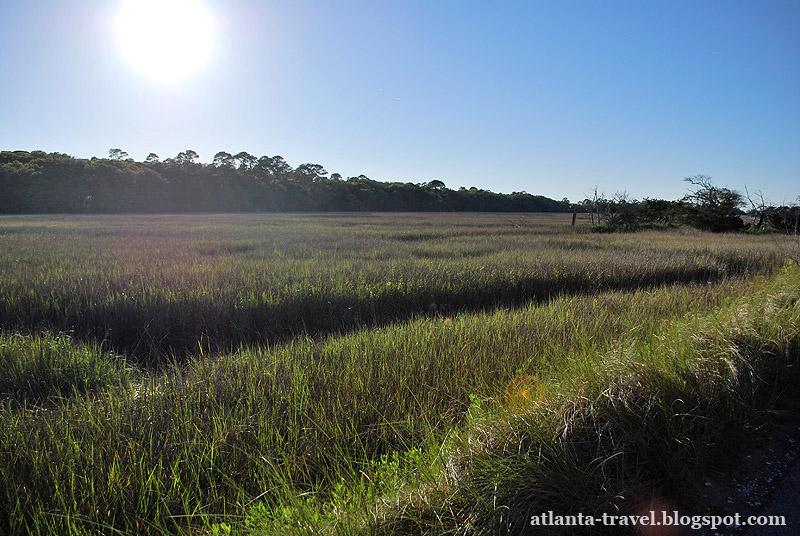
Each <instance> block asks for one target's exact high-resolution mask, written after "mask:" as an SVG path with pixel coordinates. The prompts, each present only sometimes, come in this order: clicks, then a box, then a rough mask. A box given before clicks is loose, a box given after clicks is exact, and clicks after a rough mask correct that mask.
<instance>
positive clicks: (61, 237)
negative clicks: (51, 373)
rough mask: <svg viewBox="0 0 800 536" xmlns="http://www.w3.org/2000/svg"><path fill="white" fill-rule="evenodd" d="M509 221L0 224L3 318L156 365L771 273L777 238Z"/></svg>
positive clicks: (245, 219)
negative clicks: (569, 297)
mask: <svg viewBox="0 0 800 536" xmlns="http://www.w3.org/2000/svg"><path fill="white" fill-rule="evenodd" d="M515 218H517V219H515V220H511V221H509V218H508V216H506V215H479V216H478V215H458V216H456V215H453V216H448V215H437V216H430V215H417V216H413V217H412V216H410V215H402V216H397V215H393V216H386V215H383V216H372V217H369V216H359V217H354V216H331V217H327V218H325V217H319V216H315V217H311V216H275V215H261V216H235V217H234V216H218V217H214V216H166V217H165V216H138V217H132V216H118V217H92V218H88V217H84V218H80V217H58V218H41V217H38V218H32V217H24V218H22V217H20V218H9V217H6V218H2V219H0V246H1V247H0V269H1V270H2V272H3V275H4V277H3V278H1V279H0V325H2V326H3V327H5V329H7V330H8V329H10V330H19V331H27V330H33V331H38V330H54V331H60V332H68V333H71V334H72V335H73V336H75V337H77V338H80V339H84V340H100V341H105V343H106V344H107V345H110V347H111V348H113V349H115V350H116V351H117V352H119V353H125V354H128V355H129V356H130V357H133V358H137V359H138V360H139V361H141V362H145V363H147V362H149V363H153V364H158V363H162V362H163V361H164V360H172V359H175V358H178V359H182V358H184V357H185V356H186V355H187V354H188V355H197V354H198V353H201V350H202V351H230V350H232V349H235V348H236V347H238V346H239V345H240V344H263V343H267V342H276V341H280V340H287V339H288V338H291V337H293V336H296V335H298V334H301V333H303V334H319V335H324V334H327V333H343V332H346V331H350V330H353V329H358V328H359V327H361V326H372V327H375V326H381V325H386V324H388V323H391V322H396V321H401V320H405V319H409V318H413V317H415V316H418V315H425V314H430V313H431V312H433V311H435V312H437V313H441V314H444V315H445V316H446V315H452V314H456V313H460V312H465V311H474V310H483V309H486V308H495V307H500V306H519V305H522V304H524V303H526V302H527V301H530V300H546V299H547V298H549V297H550V296H554V295H559V294H576V293H586V292H602V291H604V290H613V289H632V288H641V287H645V286H650V285H661V284H669V283H675V282H688V281H709V280H719V279H721V278H724V277H727V276H729V275H736V274H745V273H766V272H770V271H771V270H774V269H775V268H776V267H777V266H780V264H781V263H782V259H783V255H782V253H781V251H780V248H779V247H778V246H777V245H776V244H774V239H771V238H769V237H743V236H736V237H725V236H722V237H715V238H714V240H713V241H712V240H709V237H708V235H703V234H697V233H689V234H680V233H663V232H649V233H641V234H639V235H636V236H622V235H614V236H612V235H605V236H599V235H590V234H588V232H585V231H586V230H585V229H581V228H579V229H578V230H571V229H570V228H568V227H567V226H563V225H562V226H558V225H555V224H553V223H551V220H550V219H547V220H545V224H541V225H531V224H529V223H528V222H526V220H524V219H519V218H524V216H522V217H517V216H515Z"/></svg>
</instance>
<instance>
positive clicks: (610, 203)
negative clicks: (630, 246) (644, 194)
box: [579, 175, 800, 234]
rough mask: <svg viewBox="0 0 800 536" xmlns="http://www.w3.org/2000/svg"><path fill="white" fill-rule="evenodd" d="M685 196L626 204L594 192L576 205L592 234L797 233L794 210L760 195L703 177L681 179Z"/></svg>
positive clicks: (799, 213) (799, 217) (619, 196)
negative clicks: (681, 229) (656, 230)
mask: <svg viewBox="0 0 800 536" xmlns="http://www.w3.org/2000/svg"><path fill="white" fill-rule="evenodd" d="M684 181H686V182H687V183H689V185H690V186H689V192H688V193H687V194H686V195H684V196H683V197H682V198H681V199H678V200H675V201H668V200H665V199H650V198H645V199H643V200H641V201H637V200H635V199H630V198H629V197H628V195H627V194H625V193H624V192H622V193H619V192H618V193H615V194H614V195H613V196H611V197H606V196H605V195H604V194H602V193H598V188H597V187H595V189H594V191H593V192H592V196H591V197H587V198H586V199H584V200H583V201H582V202H581V203H579V206H580V208H581V209H583V210H584V211H585V212H589V213H590V214H591V218H592V224H594V225H595V226H596V227H595V230H597V231H614V230H625V229H631V230H634V229H636V228H640V227H642V226H648V225H651V226H652V225H661V226H671V225H688V226H691V227H696V228H698V229H703V230H706V231H713V232H733V231H751V232H768V231H773V232H775V231H777V232H786V233H793V234H797V233H798V231H799V230H800V206H798V205H797V204H793V205H782V206H775V205H771V204H769V203H768V202H767V201H766V200H765V199H764V195H763V194H762V193H761V192H756V193H755V194H753V195H751V194H750V192H749V191H747V188H745V192H746V194H745V195H743V194H741V193H740V192H737V191H736V190H731V189H729V188H722V187H718V186H716V185H714V183H713V181H712V180H711V177H709V176H708V175H695V176H693V177H687V178H685V179H684Z"/></svg>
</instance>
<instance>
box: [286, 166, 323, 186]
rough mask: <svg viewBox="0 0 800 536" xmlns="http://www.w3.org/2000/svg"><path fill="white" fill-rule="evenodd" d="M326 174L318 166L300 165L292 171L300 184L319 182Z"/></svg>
mask: <svg viewBox="0 0 800 536" xmlns="http://www.w3.org/2000/svg"><path fill="white" fill-rule="evenodd" d="M327 174H328V172H327V171H325V168H324V167H322V166H321V165H320V164H300V165H299V166H297V167H296V168H295V170H294V176H295V177H297V178H298V179H299V180H300V182H319V181H321V180H323V179H324V178H325V175H327Z"/></svg>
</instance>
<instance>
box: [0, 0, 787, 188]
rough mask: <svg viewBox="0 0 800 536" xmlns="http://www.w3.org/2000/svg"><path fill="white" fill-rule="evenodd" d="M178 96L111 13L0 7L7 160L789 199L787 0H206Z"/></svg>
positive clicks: (57, 5)
mask: <svg viewBox="0 0 800 536" xmlns="http://www.w3.org/2000/svg"><path fill="white" fill-rule="evenodd" d="M203 3H204V5H205V6H206V8H207V9H208V10H209V12H210V13H211V16H212V18H213V20H214V27H215V31H214V36H215V37H214V38H213V47H212V53H211V56H210V58H209V59H208V61H207V64H206V66H205V67H204V68H203V69H202V70H200V71H199V72H197V73H195V74H194V75H193V76H191V77H189V78H186V79H185V80H183V81H181V82H178V83H173V84H170V85H166V84H160V83H156V82H154V81H153V80H152V79H151V78H148V77H147V76H143V74H142V73H141V72H140V71H137V70H136V69H134V68H133V66H132V64H131V62H130V61H129V60H128V59H127V57H126V56H125V55H124V53H123V51H122V50H121V49H120V46H119V44H118V38H117V33H116V30H115V17H116V13H117V11H118V9H119V6H120V2H116V1H99V0H75V1H63V2H52V1H46V0H26V1H24V2H23V1H13V2H10V1H1V0H0V50H2V54H0V72H1V73H2V79H1V80H0V81H1V83H0V106H2V116H1V117H2V119H1V120H0V149H3V150H15V149H23V150H34V149H42V150H46V151H59V152H65V153H68V154H72V155H75V156H79V157H90V156H105V155H107V154H108V150H109V149H110V148H114V147H119V148H121V149H123V150H125V151H127V152H128V153H129V154H130V155H131V156H132V157H133V158H135V159H136V160H142V159H144V158H145V156H147V154H148V153H150V152H151V151H152V152H155V153H157V154H158V155H160V156H161V157H162V158H163V157H168V156H174V155H176V154H177V153H178V152H179V151H182V150H185V149H193V150H195V151H197V152H198V153H199V154H200V157H201V160H203V161H210V160H211V159H212V158H213V155H214V154H215V153H216V152H217V151H220V150H225V151H229V152H232V153H236V152H239V151H247V152H249V153H251V154H254V155H255V156H261V155H265V154H266V155H270V156H272V155H276V154H279V155H282V156H283V157H284V158H286V160H287V161H288V162H289V163H290V164H291V165H293V166H296V165H298V164H301V163H304V162H313V163H319V164H322V165H323V166H324V167H325V168H326V169H327V170H328V171H329V172H331V173H333V172H338V173H341V174H342V175H344V176H351V175H359V174H362V173H363V174H365V175H367V176H368V177H370V178H373V179H376V180H392V181H403V182H426V181H429V180H432V179H434V178H436V179H440V180H443V181H444V182H445V183H446V184H447V185H448V186H449V187H451V188H457V187H459V186H466V187H470V186H477V187H479V188H486V189H490V190H493V191H501V192H511V191H519V190H525V191H528V192H531V193H535V194H542V195H547V196H549V197H553V198H557V199H561V198H562V197H568V198H570V199H571V200H573V201H576V200H580V199H582V198H584V197H586V196H587V195H588V194H589V192H590V190H592V188H593V187H594V186H595V185H597V186H598V188H599V189H600V190H601V191H604V192H606V193H607V194H609V195H610V194H613V193H614V192H616V191H626V192H628V194H630V195H631V196H633V197H636V198H642V197H646V196H647V197H663V198H669V199H675V198H678V197H680V196H682V195H683V194H684V193H685V192H686V184H685V183H684V182H683V181H682V179H683V178H684V177H687V176H692V175H696V174H706V175H710V176H712V177H713V180H714V182H715V183H717V184H718V185H720V186H729V187H732V188H735V189H739V190H742V191H743V190H744V186H745V185H747V187H748V188H749V189H750V190H751V191H754V190H762V191H763V193H764V194H765V195H766V196H767V197H768V198H769V199H770V200H772V201H773V202H782V201H793V200H794V199H795V198H796V197H797V196H798V195H800V180H799V179H800V32H797V30H796V27H797V22H798V21H800V2H797V1H771V0H766V1H758V2H756V1H747V2H738V1H730V0H727V1H719V2H717V1H703V0H693V1H682V0H671V1H663V2H661V1H660V2H649V1H624V2H623V1H603V2H600V1H596V2H588V1H558V2H556V1H548V2H544V1H528V2H502V1H500V2H480V3H478V2H467V1H459V2H456V1H452V2H451V1H430V0H429V1H416V0H408V1H396V0H395V1H380V0H373V1H364V2H360V1H348V0H339V1H335V2H334V1H326V2H323V1H310V0H293V1H283V2H279V1H255V0H228V1H221V0H207V1H205V2H203Z"/></svg>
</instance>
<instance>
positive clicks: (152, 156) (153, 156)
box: [144, 153, 159, 164]
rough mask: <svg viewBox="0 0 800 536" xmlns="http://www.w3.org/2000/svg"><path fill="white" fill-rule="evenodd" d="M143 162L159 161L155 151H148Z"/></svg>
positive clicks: (152, 162)
mask: <svg viewBox="0 0 800 536" xmlns="http://www.w3.org/2000/svg"><path fill="white" fill-rule="evenodd" d="M144 161H145V162H147V163H148V164H154V163H156V162H158V161H159V158H158V155H157V154H156V153H150V154H149V155H147V158H145V159H144Z"/></svg>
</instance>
